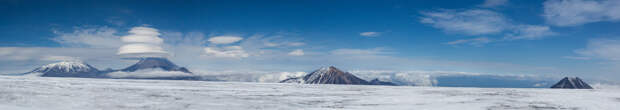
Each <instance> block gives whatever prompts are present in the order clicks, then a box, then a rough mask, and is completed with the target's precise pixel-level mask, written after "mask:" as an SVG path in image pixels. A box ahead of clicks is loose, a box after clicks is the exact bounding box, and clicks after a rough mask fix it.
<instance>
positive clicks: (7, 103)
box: [0, 76, 620, 110]
mask: <svg viewBox="0 0 620 110" xmlns="http://www.w3.org/2000/svg"><path fill="white" fill-rule="evenodd" d="M0 87H1V89H0V109H1V110H39V109H40V110H179V109H187V110H248V109H280V110H296V109H311V110H312V109H321V110H323V109H349V110H357V109H374V110H411V109H416V110H484V109H490V110H503V109H536V110H546V109H571V110H572V109H577V110H584V109H585V110H616V109H618V108H620V89H618V88H612V89H605V88H603V89H594V90H575V89H534V88H530V89H525V88H451V87H411V86H367V85H318V84H285V83H242V82H207V81H175V80H130V79H88V78H52V77H20V76H0Z"/></svg>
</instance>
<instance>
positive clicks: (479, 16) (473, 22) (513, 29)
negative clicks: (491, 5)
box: [420, 9, 556, 46]
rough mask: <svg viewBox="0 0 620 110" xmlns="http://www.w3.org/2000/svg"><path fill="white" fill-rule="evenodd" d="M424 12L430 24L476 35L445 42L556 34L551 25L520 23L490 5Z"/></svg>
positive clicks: (483, 41) (482, 41)
mask: <svg viewBox="0 0 620 110" xmlns="http://www.w3.org/2000/svg"><path fill="white" fill-rule="evenodd" d="M422 15H423V16H422V17H420V22H421V23H424V24H429V25H431V26H432V27H434V28H438V29H441V30H443V31H445V32H447V33H452V34H460V35H465V36H471V37H477V38H469V39H460V40H455V41H451V42H447V43H445V44H449V45H459V44H469V45H473V46H482V45H484V44H486V43H491V42H501V41H512V40H538V39H543V38H546V37H549V36H554V35H556V33H555V32H553V31H552V30H551V28H550V27H549V26H543V25H529V24H521V23H517V22H514V21H513V20H511V19H509V18H506V17H505V16H504V15H503V14H501V13H498V12H495V11H493V10H489V9H466V10H447V9H443V10H437V11H428V12H422ZM479 36H486V37H479Z"/></svg>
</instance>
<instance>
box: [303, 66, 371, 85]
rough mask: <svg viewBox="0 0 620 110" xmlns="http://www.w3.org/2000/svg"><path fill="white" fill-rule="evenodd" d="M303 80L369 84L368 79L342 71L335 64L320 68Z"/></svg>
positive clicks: (325, 82)
mask: <svg viewBox="0 0 620 110" xmlns="http://www.w3.org/2000/svg"><path fill="white" fill-rule="evenodd" d="M303 80H304V83H306V84H351V85H367V84H369V83H368V81H366V80H363V79H360V78H358V77H357V76H355V75H353V74H351V73H348V72H343V71H340V70H339V69H338V68H336V67H333V66H330V67H327V68H321V69H318V70H316V71H314V72H312V73H310V74H308V75H306V76H304V77H303Z"/></svg>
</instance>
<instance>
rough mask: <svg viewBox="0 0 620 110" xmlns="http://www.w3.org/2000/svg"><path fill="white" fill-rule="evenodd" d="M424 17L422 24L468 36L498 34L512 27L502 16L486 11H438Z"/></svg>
mask: <svg viewBox="0 0 620 110" xmlns="http://www.w3.org/2000/svg"><path fill="white" fill-rule="evenodd" d="M422 15H423V17H421V18H420V22H421V23H425V24H430V25H431V26H433V27H435V28H439V29H442V30H444V31H446V32H449V33H459V34H466V35H483V34H498V33H500V32H502V31H504V30H505V29H506V28H508V27H510V25H511V24H510V23H509V22H508V21H507V18H505V17H504V16H503V15H502V14H500V13H497V12H494V11H490V10H484V9H471V10H465V11H457V10H438V11H430V12H422Z"/></svg>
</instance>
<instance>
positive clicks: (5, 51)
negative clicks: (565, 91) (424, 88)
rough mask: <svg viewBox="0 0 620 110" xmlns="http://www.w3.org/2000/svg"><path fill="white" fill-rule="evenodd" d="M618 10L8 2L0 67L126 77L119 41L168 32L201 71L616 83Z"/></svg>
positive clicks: (577, 4)
mask: <svg viewBox="0 0 620 110" xmlns="http://www.w3.org/2000/svg"><path fill="white" fill-rule="evenodd" d="M618 7H620V2H619V1H617V0H586V1H584V0H518V1H517V0H458V1H453V0H433V1H427V0H426V1H423V0H417V1H408V0H402V1H401V0H387V1H333V0H318V1H317V0H299V1H279V0H276V1H234V0H230V1H182V2H181V1H157V0H156V1H126V0H123V1H83V0H78V1H62V2H59V1H22V0H8V1H2V2H0V12H2V13H3V16H0V36H2V37H0V46H1V47H0V48H1V50H0V52H1V53H0V56H1V57H2V58H0V61H2V64H0V69H1V70H5V72H3V73H8V72H19V71H28V70H30V69H32V68H35V67H37V66H40V65H43V64H47V63H51V62H56V61H58V60H67V59H79V60H83V61H86V62H88V63H90V64H93V65H94V66H96V67H98V68H100V69H103V68H108V67H109V68H122V67H125V66H127V65H129V64H130V63H132V62H131V61H126V60H123V59H121V58H120V56H119V55H118V49H119V47H121V46H123V45H126V44H127V42H122V41H121V40H120V37H122V36H127V35H130V34H131V33H130V32H129V31H130V30H132V29H133V28H135V27H148V28H153V29H156V30H157V32H158V33H161V35H159V36H156V37H160V38H162V39H163V40H164V41H163V42H164V43H163V44H161V47H162V48H163V50H165V51H167V52H168V54H170V55H169V56H168V57H170V59H172V60H173V61H174V62H176V63H178V64H179V65H182V66H187V67H190V68H191V69H193V70H195V71H232V70H239V71H246V72H250V71H310V70H313V69H316V68H318V67H320V66H325V65H335V66H337V67H340V68H343V69H345V70H393V71H418V70H419V71H454V72H471V73H485V74H527V75H557V76H566V75H571V76H580V77H585V78H589V79H598V80H605V81H615V80H617V78H611V77H618V76H620V75H618V74H617V73H618V72H620V69H618V68H620V62H618V60H620V31H618V29H620V23H618V21H620V11H617V10H620V9H619V8H618ZM216 37H221V38H241V40H233V41H234V42H231V43H227V42H224V43H218V41H216V40H211V39H212V38H216ZM93 39H95V40H93ZM207 48H209V49H211V52H208V49H207Z"/></svg>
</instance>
